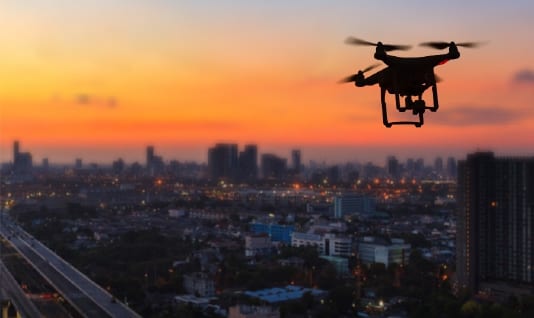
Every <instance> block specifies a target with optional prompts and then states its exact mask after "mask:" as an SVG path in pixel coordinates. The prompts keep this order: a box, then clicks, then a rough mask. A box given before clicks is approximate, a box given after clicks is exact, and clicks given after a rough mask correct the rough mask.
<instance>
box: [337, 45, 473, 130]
mask: <svg viewBox="0 0 534 318" xmlns="http://www.w3.org/2000/svg"><path fill="white" fill-rule="evenodd" d="M346 43H348V44H356V45H372V46H376V51H375V54H374V58H375V59H377V60H379V61H382V62H383V63H384V64H386V66H387V67H386V68H384V69H382V70H380V71H378V72H376V73H374V74H373V75H371V76H368V77H365V74H364V73H366V72H368V71H370V70H371V69H373V68H375V67H377V66H378V65H373V66H370V67H368V68H366V69H364V70H361V71H359V72H358V73H356V74H353V75H351V76H349V77H347V78H345V79H344V80H343V82H354V84H355V85H356V86H357V87H363V86H371V85H376V84H378V85H379V86H380V97H381V98H380V99H381V104H382V120H383V123H384V126H386V127H388V128H389V127H391V126H393V125H414V126H415V127H421V126H422V125H423V124H424V117H423V115H424V113H425V111H426V110H427V109H428V110H430V111H432V112H435V111H437V110H438V108H439V102H438V90H437V82H438V79H437V77H436V75H435V74H434V67H436V66H438V65H442V64H445V63H446V62H448V61H449V60H454V59H457V58H459V57H460V52H459V51H458V46H464V47H474V46H476V45H477V44H476V43H458V44H456V43H454V42H448V43H447V42H426V43H422V44H421V45H423V46H429V47H433V48H437V49H444V48H449V52H448V53H445V54H438V55H429V56H422V57H399V56H394V55H390V54H388V53H387V52H388V51H393V50H407V49H409V48H410V47H409V46H405V45H390V44H383V43H382V42H378V43H376V44H375V43H372V42H368V41H364V40H360V39H356V38H352V37H350V38H348V39H347V40H346ZM428 88H432V101H433V104H432V105H427V104H426V102H425V101H424V100H423V93H424V92H425V91H426V90H427V89H428ZM386 93H389V94H391V95H395V103H396V108H397V110H398V111H399V112H405V111H406V110H410V111H412V113H413V114H414V115H416V116H418V120H417V121H394V122H390V121H389V120H388V116H387V105H386ZM401 97H402V98H403V99H404V105H403V103H402V102H401Z"/></svg>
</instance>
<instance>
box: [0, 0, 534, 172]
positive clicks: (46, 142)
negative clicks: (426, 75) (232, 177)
mask: <svg viewBox="0 0 534 318" xmlns="http://www.w3.org/2000/svg"><path fill="white" fill-rule="evenodd" d="M60 3H61V4H55V5H52V4H51V3H50V2H48V1H39V0H34V1H4V2H2V3H1V4H0V21H2V28H1V30H0V40H1V43H2V48H1V49H0V70H1V72H0V109H1V110H0V154H1V155H0V160H1V161H2V162H7V161H10V160H12V158H11V156H12V155H11V144H12V142H13V141H14V140H19V141H20V142H21V144H22V147H23V148H24V149H27V151H31V152H32V153H33V154H34V157H35V160H39V159H40V158H43V157H48V158H50V160H51V161H59V162H70V161H73V160H74V158H75V157H76V156H77V155H78V156H84V157H88V158H90V159H92V160H97V161H106V162H108V161H110V160H112V159H115V158H117V157H119V156H123V157H124V158H125V159H126V160H128V161H133V160H142V158H143V149H144V147H145V146H146V145H148V144H152V145H155V146H156V147H157V149H158V151H159V150H161V151H160V152H161V153H163V154H164V156H167V157H171V158H177V159H184V160H199V161H205V160H206V149H207V147H208V146H209V145H212V144H214V143H215V142H219V141H230V142H236V143H240V144H243V143H257V144H259V146H260V150H262V151H263V149H266V150H267V149H268V150H271V151H280V152H282V153H283V154H285V153H284V151H286V149H289V148H290V147H299V148H301V149H303V154H304V156H305V157H306V158H307V159H324V160H329V161H337V160H345V159H347V158H352V159H357V158H363V159H367V158H370V159H372V158H373V155H372V154H371V153H370V152H373V151H374V153H376V155H380V156H382V155H383V154H385V153H388V152H390V153H393V154H395V153H399V154H401V155H408V154H410V153H413V155H414V156H415V155H421V156H424V155H429V154H434V153H436V154H447V153H451V154H461V153H463V152H465V151H470V150H475V149H477V148H484V149H492V150H495V151H498V152H504V153H517V154H527V153H529V154H532V153H533V151H534V111H533V109H534V108H533V106H534V105H533V100H534V55H533V54H532V52H534V42H533V41H532V35H531V31H532V30H534V21H533V20H532V18H531V15H532V13H533V12H534V4H533V3H532V2H531V1H514V2H513V3H506V4H505V3H502V2H495V4H494V5H490V4H488V2H487V1H484V2H483V1H473V2H470V3H469V4H466V3H465V1H462V2H461V1H450V2H448V3H447V6H448V8H443V5H442V4H440V5H439V7H438V4H437V3H436V4H430V3H428V2H422V1H408V2H403V3H402V4H401V3H396V2H395V3H388V4H385V3H382V2H380V3H374V2H360V1H354V2H353V1H334V2H324V3H323V2H316V1H297V2H296V3H288V2H285V1H267V2H264V3H263V2H262V3H261V4H260V3H256V2H254V1H253V2H248V1H198V2H197V1H111V3H110V1H60ZM350 35H352V36H357V37H361V38H364V39H368V40H371V41H378V40H380V41H384V42H391V43H400V44H411V45H416V44H417V43H420V42H423V41H431V40H440V41H441V40H444V41H451V40H454V41H458V42H461V41H487V44H486V45H484V46H482V47H480V48H478V49H460V53H461V54H462V56H461V58H460V59H458V60H453V61H449V62H448V63H446V64H445V65H442V66H438V67H437V68H436V73H437V74H439V76H440V77H442V78H443V79H444V81H443V82H442V83H440V84H439V86H438V90H439V97H440V103H441V108H440V110H439V111H438V112H436V113H428V114H426V117H425V121H426V123H425V125H424V126H423V127H422V128H420V129H416V128H414V127H413V126H408V127H400V126H399V127H393V128H391V129H387V128H385V127H384V126H383V125H382V122H381V112H380V97H379V88H378V87H365V88H356V87H354V86H353V85H351V84H344V85H340V84H338V83H337V81H338V80H339V79H341V78H343V77H345V76H347V75H349V74H352V73H355V72H356V71H357V70H358V69H363V68H365V67H366V66H368V65H371V64H373V63H374V62H375V60H373V59H372V56H373V53H374V50H373V49H372V48H365V47H355V46H349V45H346V44H344V43H343V41H344V39H345V38H346V37H347V36H350ZM437 53H439V51H435V50H430V49H425V48H419V47H416V46H415V47H414V49H412V50H411V51H408V52H401V53H399V54H398V55H399V56H418V55H430V54H437ZM390 97H391V96H390ZM391 100H393V98H392V97H391ZM392 107H393V106H392ZM391 114H394V112H393V111H392V112H391ZM392 116H398V117H399V118H401V117H402V118H410V117H409V116H411V115H409V114H396V113H395V114H394V115H392ZM321 149H323V150H321ZM325 149H327V150H328V151H331V152H330V153H331V154H332V156H333V158H332V157H330V156H327V155H324V150H325ZM350 149H353V151H352V152H351V150H350ZM321 152H323V154H322V155H321ZM362 152H365V153H362Z"/></svg>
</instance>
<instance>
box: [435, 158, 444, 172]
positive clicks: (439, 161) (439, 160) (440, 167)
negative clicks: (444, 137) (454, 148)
mask: <svg viewBox="0 0 534 318" xmlns="http://www.w3.org/2000/svg"><path fill="white" fill-rule="evenodd" d="M434 170H435V171H436V172H437V173H441V172H443V158H441V157H436V160H434Z"/></svg>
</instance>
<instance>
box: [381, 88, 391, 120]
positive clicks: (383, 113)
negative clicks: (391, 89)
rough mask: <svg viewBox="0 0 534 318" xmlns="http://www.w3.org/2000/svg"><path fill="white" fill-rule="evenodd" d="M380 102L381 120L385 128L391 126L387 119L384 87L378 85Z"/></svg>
mask: <svg viewBox="0 0 534 318" xmlns="http://www.w3.org/2000/svg"><path fill="white" fill-rule="evenodd" d="M380 102H381V103H382V122H383V123H384V126H386V127H387V128H391V125H392V124H391V123H390V122H389V121H388V110H387V107H386V89H385V88H383V87H380Z"/></svg>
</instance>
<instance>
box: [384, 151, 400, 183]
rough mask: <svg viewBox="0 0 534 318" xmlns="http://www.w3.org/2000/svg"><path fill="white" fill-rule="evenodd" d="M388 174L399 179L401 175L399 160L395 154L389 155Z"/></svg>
mask: <svg viewBox="0 0 534 318" xmlns="http://www.w3.org/2000/svg"><path fill="white" fill-rule="evenodd" d="M387 169H388V174H389V175H390V176H391V177H392V178H393V179H398V178H399V176H400V168H399V160H397V158H396V157H395V156H389V157H388V161H387Z"/></svg>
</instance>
